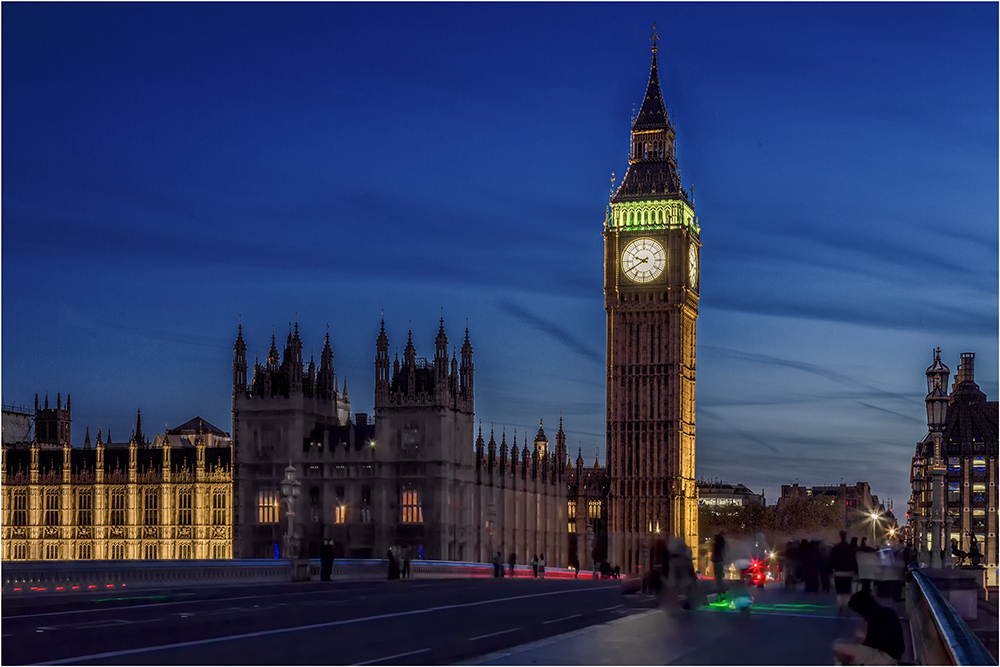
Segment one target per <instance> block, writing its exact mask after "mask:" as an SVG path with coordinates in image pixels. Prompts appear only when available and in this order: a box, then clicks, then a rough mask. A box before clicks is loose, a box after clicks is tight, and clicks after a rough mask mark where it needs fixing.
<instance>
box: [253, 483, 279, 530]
mask: <svg viewBox="0 0 1000 667" xmlns="http://www.w3.org/2000/svg"><path fill="white" fill-rule="evenodd" d="M257 523H278V492H277V491H276V490H275V489H261V490H260V491H258V492H257Z"/></svg>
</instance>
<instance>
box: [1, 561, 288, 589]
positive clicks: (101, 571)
mask: <svg viewBox="0 0 1000 667" xmlns="http://www.w3.org/2000/svg"><path fill="white" fill-rule="evenodd" d="M0 574H2V578H3V586H2V587H0V590H2V592H3V594H4V595H5V596H6V595H8V594H19V593H28V592H32V591H35V592H38V591H45V592H71V591H87V590H97V589H122V588H126V589H129V588H158V587H164V586H184V585H195V586H205V585H208V586H212V585H225V584H240V583H280V582H286V581H289V580H290V579H291V576H292V564H291V563H290V562H289V561H287V560H94V561H79V560H77V561H18V562H10V561H6V562H4V563H3V567H2V569H0Z"/></svg>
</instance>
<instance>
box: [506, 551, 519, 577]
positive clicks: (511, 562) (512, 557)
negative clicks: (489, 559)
mask: <svg viewBox="0 0 1000 667" xmlns="http://www.w3.org/2000/svg"><path fill="white" fill-rule="evenodd" d="M507 564H508V565H509V566H510V576H511V577H513V576H514V565H516V564H517V554H516V553H515V552H513V551H511V552H510V556H509V557H508V559H507Z"/></svg>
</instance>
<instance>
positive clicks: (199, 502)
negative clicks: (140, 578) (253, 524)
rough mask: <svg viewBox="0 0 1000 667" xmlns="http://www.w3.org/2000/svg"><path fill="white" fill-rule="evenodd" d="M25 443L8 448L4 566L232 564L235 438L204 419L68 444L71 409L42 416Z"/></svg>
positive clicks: (38, 414) (37, 414) (38, 410)
mask: <svg viewBox="0 0 1000 667" xmlns="http://www.w3.org/2000/svg"><path fill="white" fill-rule="evenodd" d="M34 414H35V435H34V437H33V438H32V440H31V441H29V442H19V443H13V444H9V445H4V447H3V450H2V451H3V462H2V474H3V486H2V493H3V513H2V531H3V532H2V537H3V552H2V555H3V559H4V560H77V559H79V560H89V559H116V560H123V559H161V558H166V559H170V558H178V559H192V558H230V557H231V540H232V512H231V503H232V465H231V462H232V449H231V446H230V441H229V434H227V433H225V432H223V431H221V430H219V429H218V428H216V427H214V426H212V425H211V424H209V423H208V422H206V421H205V420H203V419H201V418H200V417H196V418H195V419H192V420H191V421H189V422H187V423H185V424H183V425H182V426H179V427H177V428H175V429H169V430H167V431H166V433H164V434H162V435H156V436H155V437H154V439H153V441H152V442H150V441H148V440H147V439H146V438H145V436H144V435H143V432H142V416H141V414H137V417H136V428H135V431H134V432H133V434H132V437H131V438H130V439H129V440H128V442H118V443H115V442H112V441H111V434H110V432H109V433H108V438H107V440H105V439H104V437H103V434H102V432H101V431H100V430H98V432H97V441H96V442H95V443H93V444H91V440H90V430H89V428H88V429H87V434H86V437H85V440H84V445H83V447H82V448H73V447H72V446H71V444H70V422H71V412H70V400H69V397H67V399H66V407H65V408H64V407H63V406H62V401H61V398H59V399H57V403H56V407H55V408H54V409H52V408H49V406H48V397H46V399H45V407H44V408H39V407H38V399H37V397H36V399H35V413H34Z"/></svg>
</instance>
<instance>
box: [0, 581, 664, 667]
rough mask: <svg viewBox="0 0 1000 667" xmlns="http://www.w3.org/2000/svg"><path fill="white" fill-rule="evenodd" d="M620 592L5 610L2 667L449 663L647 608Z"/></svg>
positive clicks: (588, 585) (455, 589)
mask: <svg viewBox="0 0 1000 667" xmlns="http://www.w3.org/2000/svg"><path fill="white" fill-rule="evenodd" d="M650 604H651V603H650V602H649V601H648V600H644V599H641V598H638V597H636V596H623V595H622V593H621V590H620V588H619V586H618V583H617V582H607V581H555V580H531V579H529V580H512V579H476V580H426V579H424V580H419V579H418V580H409V581H392V582H390V581H366V582H331V583H303V584H283V585H263V586H257V587H231V588H214V589H201V590H199V589H191V588H185V589H173V590H170V591H152V592H150V591H143V592H139V591H134V592H130V593H128V594H122V593H116V594H106V593H92V594H69V595H61V596H60V597H35V598H21V599H17V600H8V599H5V600H4V604H3V620H2V624H0V630H2V635H3V637H2V645H0V646H2V649H0V660H2V662H3V663H4V664H9V665H14V664H35V663H38V664H77V663H79V664H129V665H134V664H158V665H167V664H169V665H193V664H199V665H206V664H219V665H272V664H282V665H289V664H291V665H303V664H308V665H344V664H379V663H385V664H451V663H454V662H458V661H461V660H468V659H471V658H474V657H475V656H480V655H484V654H487V653H490V652H494V651H499V650H503V649H506V648H509V647H513V646H517V645H521V644H525V643H527V642H532V641H536V640H539V639H543V638H545V637H549V636H553V635H558V634H561V633H565V632H568V631H572V630H576V629H580V628H583V627H586V626H590V625H594V624H599V623H605V622H607V621H610V620H613V619H615V618H621V617H622V616H624V615H628V614H631V613H638V612H642V611H644V610H645V609H647V608H648V607H649V606H650Z"/></svg>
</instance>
